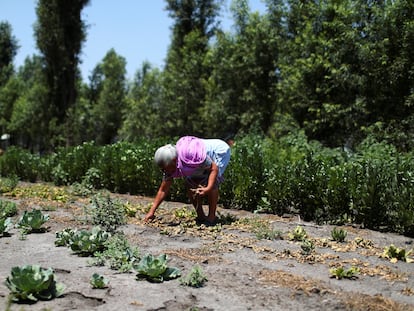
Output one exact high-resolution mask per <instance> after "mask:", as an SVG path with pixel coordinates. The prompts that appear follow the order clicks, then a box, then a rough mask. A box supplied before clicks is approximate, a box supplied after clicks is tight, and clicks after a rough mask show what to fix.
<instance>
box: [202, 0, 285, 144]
mask: <svg viewBox="0 0 414 311" xmlns="http://www.w3.org/2000/svg"><path fill="white" fill-rule="evenodd" d="M232 12H233V16H234V21H235V24H234V29H235V33H234V34H233V33H221V34H219V35H218V38H217V40H216V43H215V44H214V46H213V48H212V50H211V52H210V53H209V57H208V63H209V64H211V66H212V67H213V71H212V74H211V75H210V77H209V80H208V83H207V84H206V85H207V97H206V104H205V105H204V108H203V114H202V120H203V122H204V124H205V125H204V127H205V128H206V129H207V131H209V130H210V132H209V133H208V134H209V135H213V134H216V135H218V136H225V135H226V133H227V132H231V133H237V132H249V131H251V130H255V131H259V132H265V131H266V130H267V128H268V127H269V126H270V124H271V118H272V115H273V112H274V111H275V109H276V103H277V101H276V98H277V96H276V95H277V94H276V93H275V86H276V83H277V79H278V78H277V63H278V57H279V44H280V40H279V37H280V36H281V35H282V33H283V29H282V28H281V20H280V19H278V20H277V21H276V20H275V19H274V20H272V21H271V20H270V18H269V16H268V15H263V16H260V15H259V14H258V13H251V12H250V9H249V6H248V3H247V1H246V0H237V1H233V3H232ZM208 125H210V127H209V126H208Z"/></svg>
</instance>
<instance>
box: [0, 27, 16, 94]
mask: <svg viewBox="0 0 414 311" xmlns="http://www.w3.org/2000/svg"><path fill="white" fill-rule="evenodd" d="M18 48H19V46H18V44H17V40H16V38H15V37H14V36H13V35H12V27H11V25H10V24H9V23H8V22H0V87H1V86H2V85H4V84H5V83H6V82H7V80H8V79H9V78H10V76H11V75H12V73H13V60H14V57H15V56H16V54H17V50H18Z"/></svg>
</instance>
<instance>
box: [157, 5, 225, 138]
mask: <svg viewBox="0 0 414 311" xmlns="http://www.w3.org/2000/svg"><path fill="white" fill-rule="evenodd" d="M220 3H221V1H220V0H219V1H218V0H167V10H168V11H169V15H170V17H172V18H173V19H174V24H173V26H172V42H171V45H170V47H169V50H168V55H167V61H166V66H165V69H164V75H163V101H162V102H163V106H162V107H161V110H160V113H161V115H162V117H163V119H162V123H163V124H164V131H165V133H168V134H169V135H173V136H174V135H182V134H201V133H200V131H199V130H197V125H196V124H197V122H198V120H199V109H200V108H201V106H202V104H203V101H204V97H205V89H204V82H205V80H206V79H207V77H208V75H209V72H210V68H208V67H206V66H205V63H204V60H205V56H206V54H207V51H208V44H209V41H210V39H211V38H212V36H213V35H214V32H215V29H216V27H217V23H216V17H217V15H218V12H219V8H220Z"/></svg>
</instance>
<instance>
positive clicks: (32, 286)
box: [5, 265, 64, 302]
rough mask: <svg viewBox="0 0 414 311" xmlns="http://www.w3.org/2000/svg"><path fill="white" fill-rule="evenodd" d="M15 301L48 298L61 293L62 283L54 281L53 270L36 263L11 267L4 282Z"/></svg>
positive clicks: (33, 300)
mask: <svg viewBox="0 0 414 311" xmlns="http://www.w3.org/2000/svg"><path fill="white" fill-rule="evenodd" d="M5 284H6V286H7V288H8V289H9V290H10V291H11V298H12V300H13V301H16V302H24V301H32V302H36V301H38V300H50V299H53V298H55V297H59V296H61V295H62V293H63V290H64V286H63V284H60V283H56V280H55V276H54V271H53V270H52V269H51V268H49V269H44V268H41V267H40V266H37V265H25V266H23V267H13V268H12V270H11V276H8V277H7V279H6V282H5Z"/></svg>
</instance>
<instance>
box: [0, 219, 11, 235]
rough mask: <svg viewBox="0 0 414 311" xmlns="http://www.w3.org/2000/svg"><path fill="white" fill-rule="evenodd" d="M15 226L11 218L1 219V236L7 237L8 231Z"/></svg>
mask: <svg viewBox="0 0 414 311" xmlns="http://www.w3.org/2000/svg"><path fill="white" fill-rule="evenodd" d="M12 226H13V224H12V221H11V218H10V217H7V218H0V235H6V234H7V231H9V229H10V228H11V227H12Z"/></svg>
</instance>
